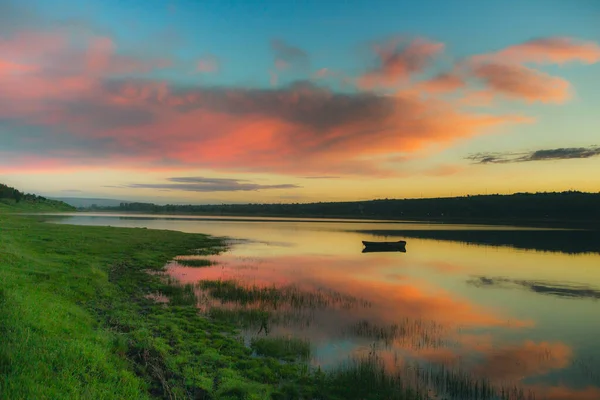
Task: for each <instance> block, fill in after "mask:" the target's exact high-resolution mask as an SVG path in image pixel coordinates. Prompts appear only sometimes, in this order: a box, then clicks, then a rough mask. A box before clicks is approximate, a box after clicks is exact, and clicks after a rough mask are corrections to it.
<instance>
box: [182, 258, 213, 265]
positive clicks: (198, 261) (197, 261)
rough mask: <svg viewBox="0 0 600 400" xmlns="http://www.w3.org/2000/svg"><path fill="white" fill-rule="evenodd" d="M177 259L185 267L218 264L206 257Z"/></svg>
mask: <svg viewBox="0 0 600 400" xmlns="http://www.w3.org/2000/svg"><path fill="white" fill-rule="evenodd" d="M175 261H176V262H177V264H179V265H182V266H184V267H212V266H213V265H216V264H217V263H216V262H215V261H213V260H209V259H206V258H176V259H175Z"/></svg>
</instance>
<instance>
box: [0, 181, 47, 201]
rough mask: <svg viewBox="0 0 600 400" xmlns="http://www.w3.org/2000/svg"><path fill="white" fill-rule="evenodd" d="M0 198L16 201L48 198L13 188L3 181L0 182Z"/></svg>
mask: <svg viewBox="0 0 600 400" xmlns="http://www.w3.org/2000/svg"><path fill="white" fill-rule="evenodd" d="M0 199H8V200H14V201H15V202H17V203H19V202H21V201H22V200H25V201H34V202H35V201H40V202H45V201H48V199H46V198H45V197H42V196H37V195H35V194H30V193H23V192H21V191H19V190H17V189H15V188H13V187H10V186H7V185H5V184H3V183H0Z"/></svg>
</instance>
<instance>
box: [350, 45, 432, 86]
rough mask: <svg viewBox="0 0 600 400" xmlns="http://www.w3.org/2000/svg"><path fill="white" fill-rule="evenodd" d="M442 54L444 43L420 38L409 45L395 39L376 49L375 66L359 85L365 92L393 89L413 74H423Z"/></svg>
mask: <svg viewBox="0 0 600 400" xmlns="http://www.w3.org/2000/svg"><path fill="white" fill-rule="evenodd" d="M443 50H444V44H443V43H437V42H432V41H429V40H427V39H423V38H418V39H414V40H412V41H410V42H409V43H405V40H403V39H398V38H395V39H392V40H390V41H388V42H386V43H383V44H379V45H376V46H375V47H374V52H375V54H376V56H377V66H376V67H375V68H373V69H372V70H371V71H369V72H367V73H366V74H364V75H363V76H361V77H360V78H359V79H358V85H359V87H361V88H365V89H372V88H376V87H393V86H394V85H396V84H398V83H399V82H400V81H401V80H403V79H407V78H409V77H410V76H411V75H412V74H415V73H419V72H423V71H424V70H425V69H426V68H427V67H428V66H430V64H431V62H432V61H433V60H434V59H435V57H436V56H437V55H439V53H441V52H442V51H443Z"/></svg>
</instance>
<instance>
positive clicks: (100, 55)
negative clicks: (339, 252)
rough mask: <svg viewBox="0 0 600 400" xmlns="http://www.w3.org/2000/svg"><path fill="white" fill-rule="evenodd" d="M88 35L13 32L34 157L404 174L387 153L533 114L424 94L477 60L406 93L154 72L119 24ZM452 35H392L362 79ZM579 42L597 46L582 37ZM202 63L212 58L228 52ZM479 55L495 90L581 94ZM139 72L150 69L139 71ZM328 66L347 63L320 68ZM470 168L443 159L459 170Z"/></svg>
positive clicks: (439, 143)
mask: <svg viewBox="0 0 600 400" xmlns="http://www.w3.org/2000/svg"><path fill="white" fill-rule="evenodd" d="M79 39H80V40H74V38H72V37H68V36H65V35H47V37H46V36H45V35H42V34H37V33H29V34H21V35H15V36H14V37H12V38H10V39H2V41H1V42H0V60H1V61H0V71H2V72H0V85H1V87H2V91H0V118H7V119H10V120H11V121H14V123H17V124H22V125H26V126H28V127H31V130H28V131H27V132H22V131H21V132H20V133H19V134H14V135H15V137H14V140H12V141H11V143H14V147H15V149H16V150H15V151H17V152H18V154H20V155H21V156H22V157H23V158H24V157H27V156H28V157H30V158H31V157H38V158H40V161H49V162H50V163H49V164H47V165H51V162H52V161H54V160H66V162H67V163H70V164H72V165H78V164H82V163H83V161H82V160H85V165H86V166H99V165H106V163H107V161H109V162H110V164H111V166H114V167H121V166H124V165H128V166H136V167H138V168H149V169H153V168H165V167H169V168H174V169H176V168H186V167H187V168H195V167H205V168H220V169H223V170H230V171H251V172H277V173H284V174H302V175H305V174H317V175H319V174H323V175H330V174H336V175H365V174H368V175H375V176H394V175H395V174H398V172H397V165H391V164H390V165H386V163H385V162H381V159H384V158H385V157H386V156H391V155H398V154H399V153H410V152H414V151H416V150H420V149H424V148H427V147H429V146H435V148H437V149H439V148H443V147H444V146H449V145H451V144H452V143H453V142H454V141H456V140H458V139H464V138H470V137H475V136H478V135H482V134H485V133H486V132H489V131H491V130H493V129H494V128H496V127H498V126H502V125H506V124H515V123H526V122H531V121H532V119H530V118H527V117H523V116H519V115H498V114H494V113H490V114H485V113H481V112H474V111H472V110H465V109H464V108H463V107H462V106H463V105H464V104H465V103H464V102H465V100H464V99H463V100H461V99H458V100H456V99H450V98H442V99H440V98H435V96H430V97H429V98H423V97H422V96H419V94H420V91H425V92H428V93H433V94H435V93H439V94H443V93H449V92H451V91H453V90H457V89H459V88H461V87H463V86H465V85H466V84H467V82H468V81H467V79H466V77H465V72H464V71H463V70H453V71H452V72H448V73H441V74H439V75H437V76H435V77H433V78H431V79H429V80H425V81H422V82H418V83H416V85H415V88H420V90H412V91H411V90H407V91H403V92H401V93H397V94H395V95H385V94H380V93H377V92H374V91H369V92H356V91H349V92H347V93H344V92H337V91H334V90H331V89H328V88H326V87H323V86H318V85H315V84H313V83H310V82H295V83H293V84H290V85H287V86H285V87H281V88H278V89H259V88H243V87H229V88H228V87H205V86H188V87H185V86H180V85H178V86H173V85H171V84H169V82H166V81H156V80H151V79H145V80H142V79H141V77H143V74H145V73H147V72H150V71H153V70H156V69H160V68H165V67H167V66H169V65H170V64H171V61H169V60H165V59H160V58H149V57H142V56H140V57H134V56H130V55H124V54H121V53H120V52H119V51H118V46H117V45H116V44H115V43H114V42H113V40H112V39H111V38H108V37H100V36H93V35H88V36H84V37H82V38H79ZM528 46H529V47H531V45H528ZM588 47H589V46H588ZM588 47H585V48H586V49H587V48H588ZM443 48H444V46H443V44H441V43H434V42H431V41H427V40H425V39H415V40H413V41H410V42H406V41H404V40H399V39H396V40H393V41H390V42H388V43H384V44H383V45H379V46H377V47H376V48H375V52H376V54H377V57H378V60H379V65H378V66H377V67H376V68H374V69H373V70H371V71H370V72H368V73H367V74H366V75H364V76H362V77H361V78H360V79H359V81H360V80H362V83H363V84H366V86H370V87H379V86H381V85H383V86H386V85H387V86H388V87H393V85H395V84H396V83H398V81H399V80H403V79H408V78H410V77H411V76H412V75H413V74H416V73H419V72H421V71H424V70H425V69H426V68H427V67H428V66H429V65H430V64H431V62H432V61H433V60H434V59H435V57H436V56H437V55H438V54H439V53H440V52H441V51H442V50H443ZM272 49H273V52H274V54H275V63H278V62H279V63H280V64H281V63H284V64H285V65H286V66H289V68H296V67H297V66H308V56H307V54H306V53H305V52H304V51H303V50H301V49H298V48H296V47H293V46H290V45H287V44H285V43H283V42H281V41H274V42H273V43H272ZM521 51H524V50H521ZM586 51H588V52H589V50H586ZM513 52H514V51H513ZM535 54H539V52H538V53H535ZM552 54H558V52H555V53H552ZM560 54H565V52H564V51H563V52H562V53H560ZM569 54H571V55H570V56H569V57H570V58H571V59H584V60H589V61H593V60H594V59H593V58H591V57H589V56H586V57H587V58H585V57H584V56H583V55H581V54H583V53H582V51H579V52H571V53H569ZM574 54H575V55H574ZM586 54H587V53H586ZM515 57H516V56H515ZM536 57H538V58H539V57H540V56H536ZM552 57H553V58H551V59H553V60H557V59H560V60H564V59H567V56H565V55H562V56H560V57H561V58H558V57H559V56H557V55H554V56H552ZM522 58H523V57H521V59H522ZM532 59H536V58H533V56H532ZM201 61H202V60H201ZM281 65H283V64H281ZM198 67H200V69H201V70H204V71H208V70H210V69H212V68H213V67H214V66H213V65H210V64H198ZM286 68H287V67H286ZM468 68H470V71H471V73H472V75H473V76H474V77H475V78H478V79H481V80H483V81H484V82H485V83H486V84H487V86H488V88H487V89H486V90H485V91H487V92H486V93H491V94H490V95H489V96H488V97H493V96H495V95H502V96H504V97H506V98H512V99H523V100H525V101H528V102H533V101H541V102H554V103H560V102H564V101H566V100H567V99H568V97H569V92H570V91H569V83H568V82H567V81H565V80H563V79H561V78H557V77H552V76H549V75H547V74H545V73H542V72H539V71H535V70H533V69H530V68H527V67H524V66H522V65H520V64H518V63H517V64H515V63H509V64H505V63H494V62H491V61H489V60H488V61H486V62H482V61H477V59H475V58H473V59H472V60H470V62H469V63H468ZM286 71H287V69H286ZM15 72H18V73H15ZM279 72H285V71H279ZM131 74H142V75H141V76H138V75H136V76H138V78H137V79H133V78H128V77H127V76H129V75H131ZM17 75H18V76H17ZM315 76H316V77H318V78H325V77H332V76H333V75H332V71H329V70H320V71H318V72H317V73H316V74H315ZM277 77H278V76H277V74H275V73H274V78H275V79H276V78H277ZM344 78H345V77H344ZM425 97H427V96H425ZM449 127H451V129H449ZM36 129H37V133H35V132H33V131H34V130H36ZM29 131H31V132H29ZM9 134H11V135H12V133H9ZM33 139H35V143H34V140H33ZM41 148H43V152H42V151H40V149H41ZM66 148H68V150H69V151H68V154H67V153H66V152H65V149H66ZM17 162H18V160H17ZM13 165H14V164H13ZM157 166H158V167H157ZM21 167H23V168H27V166H26V165H25V164H24V163H21ZM458 168H459V167H457V166H446V167H440V168H437V169H434V170H431V171H429V173H430V174H432V175H444V174H451V173H454V172H456V171H458Z"/></svg>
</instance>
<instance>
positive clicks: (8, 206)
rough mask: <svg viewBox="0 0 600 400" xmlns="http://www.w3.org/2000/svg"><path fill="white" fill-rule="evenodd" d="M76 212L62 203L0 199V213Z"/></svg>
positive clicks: (73, 208) (47, 200)
mask: <svg viewBox="0 0 600 400" xmlns="http://www.w3.org/2000/svg"><path fill="white" fill-rule="evenodd" d="M62 211H76V208H75V207H72V206H70V205H68V204H66V203H63V202H62V201H56V200H49V199H45V200H36V201H32V200H21V201H19V202H18V203H17V202H16V201H15V200H13V199H4V198H2V199H0V213H3V214H7V213H35V212H62Z"/></svg>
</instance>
